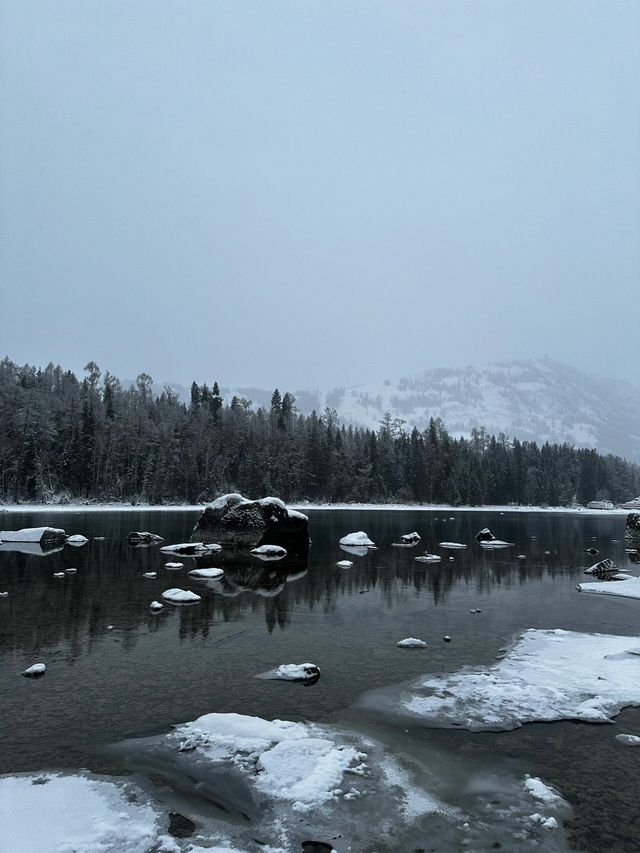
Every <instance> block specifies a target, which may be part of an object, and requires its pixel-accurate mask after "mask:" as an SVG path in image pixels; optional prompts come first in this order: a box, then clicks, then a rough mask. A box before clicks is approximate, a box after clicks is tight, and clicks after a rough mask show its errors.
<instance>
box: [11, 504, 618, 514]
mask: <svg viewBox="0 0 640 853" xmlns="http://www.w3.org/2000/svg"><path fill="white" fill-rule="evenodd" d="M205 506H208V504H136V505H135V506H132V505H131V504H128V503H91V504H82V503H77V504H75V503H68V504H29V503H24V504H5V505H4V506H0V514H1V513H18V512H20V513H26V512H42V513H54V512H202V510H203V509H204V508H205ZM290 506H291V507H292V508H295V509H301V510H314V511H315V510H318V511H320V510H322V511H326V510H357V511H362V510H371V511H383V510H386V511H388V512H408V511H409V512H501V513H505V514H506V513H508V512H539V513H564V514H565V515H596V516H598V515H600V516H611V515H627V514H628V513H629V512H630V511H631V510H629V509H621V508H616V509H608V510H602V509H587V508H586V507H566V506H508V505H506V504H492V505H487V506H450V505H449V504H411V503H397V504H376V503H332V504H323V503H305V502H297V503H296V502H295V501H292V502H291V504H290Z"/></svg>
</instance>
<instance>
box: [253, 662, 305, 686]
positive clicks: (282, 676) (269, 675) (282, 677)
mask: <svg viewBox="0 0 640 853" xmlns="http://www.w3.org/2000/svg"><path fill="white" fill-rule="evenodd" d="M258 678H263V679H266V680H269V681H304V682H306V683H310V682H313V683H314V684H315V682H316V681H317V680H318V679H319V678H320V667H319V666H316V664H315V663H283V664H281V665H280V666H279V667H277V668H276V669H270V670H269V671H268V672H263V673H261V674H260V675H259V676H258Z"/></svg>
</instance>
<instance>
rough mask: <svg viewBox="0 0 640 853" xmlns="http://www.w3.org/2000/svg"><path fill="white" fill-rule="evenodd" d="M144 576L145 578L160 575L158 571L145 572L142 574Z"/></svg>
mask: <svg viewBox="0 0 640 853" xmlns="http://www.w3.org/2000/svg"><path fill="white" fill-rule="evenodd" d="M142 577H143V578H157V577H158V573H157V572H145V573H144V574H143V575H142Z"/></svg>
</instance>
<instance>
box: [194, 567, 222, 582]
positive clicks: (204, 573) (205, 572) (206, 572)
mask: <svg viewBox="0 0 640 853" xmlns="http://www.w3.org/2000/svg"><path fill="white" fill-rule="evenodd" d="M223 575H224V569H193V570H192V571H190V572H189V576H190V577H192V578H205V579H207V580H218V579H219V578H221V577H222V576H223Z"/></svg>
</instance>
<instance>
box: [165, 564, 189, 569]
mask: <svg viewBox="0 0 640 853" xmlns="http://www.w3.org/2000/svg"><path fill="white" fill-rule="evenodd" d="M183 566H184V563H165V564H164V567H165V569H181V568H182V567H183Z"/></svg>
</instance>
